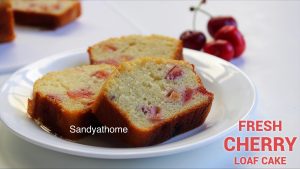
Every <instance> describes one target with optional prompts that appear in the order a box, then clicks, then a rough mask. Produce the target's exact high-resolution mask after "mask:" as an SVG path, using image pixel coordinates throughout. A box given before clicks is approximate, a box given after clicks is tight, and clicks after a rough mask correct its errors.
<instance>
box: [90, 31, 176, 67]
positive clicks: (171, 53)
mask: <svg viewBox="0 0 300 169" xmlns="http://www.w3.org/2000/svg"><path fill="white" fill-rule="evenodd" d="M88 53H89V57H90V62H91V64H101V63H106V64H112V65H119V64H120V63H121V62H124V61H128V60H132V59H134V58H137V57H143V56H153V57H163V58H168V59H176V60H180V59H182V42H181V41H180V40H177V39H174V38H170V37H166V36H160V35H149V36H143V35H129V36H123V37H120V38H111V39H107V40H105V41H102V42H99V43H97V44H95V45H93V46H91V47H89V48H88Z"/></svg>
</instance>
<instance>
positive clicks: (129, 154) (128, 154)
mask: <svg viewBox="0 0 300 169" xmlns="http://www.w3.org/2000/svg"><path fill="white" fill-rule="evenodd" d="M84 52H86V48H76V49H72V50H67V51H64V52H60V53H57V54H54V55H50V56H48V57H46V58H43V59H40V60H37V61H36V62H33V63H31V64H28V65H26V66H24V67H22V68H20V69H18V70H17V71H15V72H14V73H13V74H11V75H10V77H9V78H8V79H7V80H6V81H5V82H4V83H3V85H1V89H0V95H1V94H3V91H4V89H5V87H6V86H7V85H8V83H7V82H9V81H10V80H12V79H13V78H14V77H15V76H16V75H18V74H19V73H20V72H22V71H24V70H26V69H28V68H29V67H32V66H34V65H36V64H39V63H40V62H45V61H47V60H51V61H53V60H56V59H60V58H62V57H66V56H67V55H74V54H83V53H84ZM183 53H184V54H185V53H200V54H201V55H207V56H210V57H213V59H216V60H217V61H218V62H221V63H226V64H229V65H230V66H231V67H232V68H234V70H236V71H238V72H239V73H241V75H242V76H244V77H245V78H246V79H247V81H248V83H249V84H250V86H251V90H252V91H253V93H252V94H253V100H252V103H251V106H250V108H249V110H248V111H247V113H245V114H244V115H243V116H242V117H241V118H240V119H239V120H244V119H246V118H247V116H248V115H249V114H250V113H251V112H252V111H253V110H254V109H255V107H256V102H257V90H256V87H255V85H254V83H253V81H252V80H251V79H250V77H249V76H248V75H247V74H246V73H245V72H243V71H242V70H241V69H239V68H238V67H237V66H235V65H234V64H232V63H231V62H227V61H225V60H223V59H220V58H218V57H216V56H213V55H210V54H207V53H204V52H200V51H195V50H192V49H186V48H184V50H183ZM192 55H193V54H192ZM2 114H3V113H2V112H0V121H1V122H2V123H3V124H4V126H5V127H7V128H8V129H9V130H10V131H11V132H12V133H14V134H15V135H16V136H18V137H20V138H22V139H24V140H26V141H27V142H29V143H32V144H35V145H37V146H40V147H43V148H47V149H49V150H54V151H57V152H60V153H65V154H70V155H75V156H82V157H89V158H101V159H137V158H149V157H158V156H164V155H169V154H175V153H180V152H184V151H188V150H191V149H193V148H196V147H200V146H203V145H207V144H209V143H211V142H212V141H213V140H216V139H218V138H220V137H221V136H223V135H225V134H227V133H229V132H230V131H231V130H232V129H233V128H235V127H236V126H237V124H238V121H236V122H235V123H234V124H233V125H231V126H229V127H227V128H226V129H223V130H222V131H221V132H218V133H217V134H214V135H212V136H209V137H207V138H204V139H201V140H198V141H196V142H191V143H189V144H184V145H179V146H176V147H172V146H171V145H169V144H165V145H160V146H158V147H155V146H153V147H152V146H149V147H141V148H107V147H97V148H102V149H106V150H110V151H111V152H110V153H109V154H105V153H95V152H94V153H90V152H85V151H77V150H72V149H68V148H59V147H57V146H53V145H52V144H47V143H44V142H42V141H38V140H36V139H30V138H28V137H26V136H25V135H24V134H22V133H20V132H17V131H15V130H14V129H13V128H12V127H11V126H9V124H7V123H6V122H5V121H4V120H3V117H2V116H3V115H2ZM64 141H67V140H64ZM174 143H176V142H174ZM76 144H77V143H76ZM170 144H172V143H170ZM168 145H169V146H168ZM80 146H88V147H95V146H90V145H80ZM157 148H160V149H157ZM112 149H113V150H112ZM136 149H139V150H142V151H139V152H138V153H137V152H134V151H135V150H136ZM120 151H122V153H120Z"/></svg>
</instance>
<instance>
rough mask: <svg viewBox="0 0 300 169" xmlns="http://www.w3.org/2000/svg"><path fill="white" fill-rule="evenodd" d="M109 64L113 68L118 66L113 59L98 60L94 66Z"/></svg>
mask: <svg viewBox="0 0 300 169" xmlns="http://www.w3.org/2000/svg"><path fill="white" fill-rule="evenodd" d="M103 63H104V64H109V65H114V66H118V65H119V62H118V61H117V60H115V59H106V60H99V61H97V62H96V64H103Z"/></svg>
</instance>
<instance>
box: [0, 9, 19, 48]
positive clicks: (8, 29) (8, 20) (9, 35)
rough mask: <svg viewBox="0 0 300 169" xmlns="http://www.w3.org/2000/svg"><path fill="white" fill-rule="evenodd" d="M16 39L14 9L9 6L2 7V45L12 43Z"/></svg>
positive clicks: (0, 21) (0, 24) (0, 34)
mask: <svg viewBox="0 0 300 169" xmlns="http://www.w3.org/2000/svg"><path fill="white" fill-rule="evenodd" d="M14 39H15V32H14V16H13V11H12V8H11V7H10V6H8V5H3V6H2V5H0V43H1V42H10V41H12V40H14Z"/></svg>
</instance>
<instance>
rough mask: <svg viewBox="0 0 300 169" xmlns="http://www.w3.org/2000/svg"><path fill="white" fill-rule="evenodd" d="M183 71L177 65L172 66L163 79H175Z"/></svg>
mask: <svg viewBox="0 0 300 169" xmlns="http://www.w3.org/2000/svg"><path fill="white" fill-rule="evenodd" d="M182 74H183V72H182V69H181V68H180V67H179V66H174V67H172V68H171V69H170V70H169V72H168V73H167V75H166V77H165V79H167V80H175V79H177V78H178V77H180V76H182Z"/></svg>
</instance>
